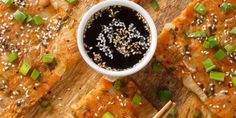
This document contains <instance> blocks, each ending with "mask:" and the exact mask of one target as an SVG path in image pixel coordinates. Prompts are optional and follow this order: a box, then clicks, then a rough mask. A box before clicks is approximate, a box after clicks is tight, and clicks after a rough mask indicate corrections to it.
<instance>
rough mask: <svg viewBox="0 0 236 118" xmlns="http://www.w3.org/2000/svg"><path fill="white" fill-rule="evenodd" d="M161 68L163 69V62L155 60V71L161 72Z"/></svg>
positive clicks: (153, 66) (153, 68)
mask: <svg viewBox="0 0 236 118" xmlns="http://www.w3.org/2000/svg"><path fill="white" fill-rule="evenodd" d="M161 69H162V64H161V63H159V62H155V63H154V64H153V65H152V70H153V71H154V72H157V73H159V72H161Z"/></svg>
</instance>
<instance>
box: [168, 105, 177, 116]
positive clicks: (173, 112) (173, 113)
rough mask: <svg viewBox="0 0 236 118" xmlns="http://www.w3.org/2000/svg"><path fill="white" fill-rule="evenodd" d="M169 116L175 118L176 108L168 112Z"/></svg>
mask: <svg viewBox="0 0 236 118" xmlns="http://www.w3.org/2000/svg"><path fill="white" fill-rule="evenodd" d="M169 114H170V115H171V116H176V114H177V108H176V107H174V108H172V109H171V110H170V113H169Z"/></svg>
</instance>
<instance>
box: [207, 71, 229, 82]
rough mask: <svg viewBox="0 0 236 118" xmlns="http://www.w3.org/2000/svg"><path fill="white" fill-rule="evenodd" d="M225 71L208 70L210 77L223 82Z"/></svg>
mask: <svg viewBox="0 0 236 118" xmlns="http://www.w3.org/2000/svg"><path fill="white" fill-rule="evenodd" d="M225 75H226V74H225V73H222V72H215V71H211V72H210V79H212V80H216V81H221V82H224V80H225Z"/></svg>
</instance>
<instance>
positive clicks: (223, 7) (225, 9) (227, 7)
mask: <svg viewBox="0 0 236 118" xmlns="http://www.w3.org/2000/svg"><path fill="white" fill-rule="evenodd" d="M220 9H221V10H222V11H223V12H224V13H226V12H228V11H229V10H230V4H229V3H226V2H224V3H222V4H221V5H220Z"/></svg>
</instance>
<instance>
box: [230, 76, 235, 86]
mask: <svg viewBox="0 0 236 118" xmlns="http://www.w3.org/2000/svg"><path fill="white" fill-rule="evenodd" d="M231 81H232V83H233V85H234V86H236V76H235V77H232V80H231Z"/></svg>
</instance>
